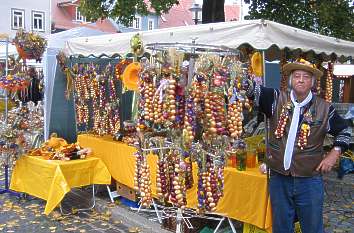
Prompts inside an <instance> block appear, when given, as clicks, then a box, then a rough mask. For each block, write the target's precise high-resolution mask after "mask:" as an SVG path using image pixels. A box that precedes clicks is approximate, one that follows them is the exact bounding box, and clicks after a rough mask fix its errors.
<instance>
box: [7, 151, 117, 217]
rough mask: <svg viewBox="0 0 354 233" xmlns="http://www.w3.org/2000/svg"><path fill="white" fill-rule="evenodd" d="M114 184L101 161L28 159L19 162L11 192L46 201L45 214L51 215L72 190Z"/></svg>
mask: <svg viewBox="0 0 354 233" xmlns="http://www.w3.org/2000/svg"><path fill="white" fill-rule="evenodd" d="M110 183H111V175H110V174H109V171H108V169H107V167H106V166H105V165H104V163H103V162H102V161H101V160H100V159H99V158H95V157H88V158H86V159H79V160H71V161H59V160H45V159H43V158H42V157H39V156H27V155H24V156H22V157H21V158H20V159H18V160H17V162H16V166H15V168H14V170H13V173H12V177H11V185H10V189H12V190H15V191H17V192H24V193H28V194H30V195H32V196H35V197H38V198H41V199H44V200H46V201H47V204H46V206H45V210H44V213H45V214H49V213H50V212H51V211H52V210H53V209H54V208H55V207H56V206H57V205H58V204H59V203H60V202H61V200H62V199H63V198H64V196H65V194H66V193H68V192H69V191H70V189H71V188H74V187H81V186H86V185H91V184H110Z"/></svg>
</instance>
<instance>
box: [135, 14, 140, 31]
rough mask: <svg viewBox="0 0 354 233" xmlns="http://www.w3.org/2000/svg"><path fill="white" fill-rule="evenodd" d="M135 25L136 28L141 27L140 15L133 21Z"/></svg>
mask: <svg viewBox="0 0 354 233" xmlns="http://www.w3.org/2000/svg"><path fill="white" fill-rule="evenodd" d="M133 27H134V28H135V29H141V18H140V17H139V16H135V19H134V21H133Z"/></svg>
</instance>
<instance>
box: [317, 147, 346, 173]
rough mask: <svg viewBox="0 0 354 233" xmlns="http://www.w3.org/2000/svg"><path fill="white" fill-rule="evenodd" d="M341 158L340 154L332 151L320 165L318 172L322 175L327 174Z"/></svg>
mask: <svg viewBox="0 0 354 233" xmlns="http://www.w3.org/2000/svg"><path fill="white" fill-rule="evenodd" d="M339 156H340V152H339V151H336V150H334V149H332V150H331V151H330V152H329V153H328V154H327V155H326V156H325V157H324V159H323V160H322V161H321V163H320V165H318V167H317V168H316V171H320V172H321V173H326V172H329V171H331V170H332V168H333V166H334V165H335V164H336V162H337V159H338V158H339Z"/></svg>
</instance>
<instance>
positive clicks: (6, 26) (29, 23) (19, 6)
mask: <svg viewBox="0 0 354 233" xmlns="http://www.w3.org/2000/svg"><path fill="white" fill-rule="evenodd" d="M0 12H1V14H0V22H1V23H0V33H6V34H8V35H9V36H10V38H13V37H15V35H16V32H17V30H18V29H19V28H23V29H24V30H25V31H36V32H38V33H39V34H42V35H47V34H50V30H51V26H50V0H36V1H29V0H1V4H0Z"/></svg>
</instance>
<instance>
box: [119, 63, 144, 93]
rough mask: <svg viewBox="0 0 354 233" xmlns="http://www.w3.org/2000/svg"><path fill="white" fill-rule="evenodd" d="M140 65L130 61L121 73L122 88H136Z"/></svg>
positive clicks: (131, 89)
mask: <svg viewBox="0 0 354 233" xmlns="http://www.w3.org/2000/svg"><path fill="white" fill-rule="evenodd" d="M140 70H141V65H140V63H139V62H133V63H130V64H129V65H128V66H127V67H126V68H125V70H124V72H123V75H122V82H123V85H124V88H125V89H127V90H130V91H137V90H138V82H139V72H140Z"/></svg>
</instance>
